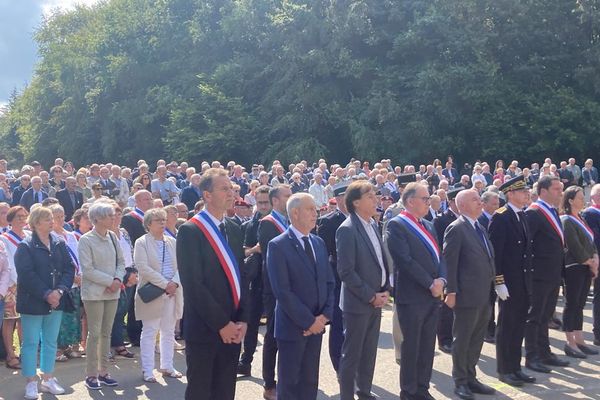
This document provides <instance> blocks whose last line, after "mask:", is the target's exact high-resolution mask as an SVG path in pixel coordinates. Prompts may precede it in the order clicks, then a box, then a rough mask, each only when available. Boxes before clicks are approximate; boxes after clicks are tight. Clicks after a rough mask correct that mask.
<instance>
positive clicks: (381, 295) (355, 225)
mask: <svg viewBox="0 0 600 400" xmlns="http://www.w3.org/2000/svg"><path fill="white" fill-rule="evenodd" d="M345 202H346V209H347V210H348V211H349V212H350V216H349V217H348V218H347V219H346V220H345V221H344V222H343V223H342V225H341V226H340V227H339V228H338V230H337V232H336V246H337V269H338V273H339V276H340V279H341V281H342V291H341V297H340V299H341V300H340V307H341V309H342V312H343V321H344V332H345V336H344V343H343V346H342V358H341V360H340V365H339V372H338V380H339V382H340V400H354V388H355V387H356V388H357V390H358V391H357V395H358V397H359V398H361V399H372V398H374V397H373V396H372V394H371V386H372V383H373V372H374V370H375V360H376V358H377V343H378V341H379V329H380V325H381V308H382V307H383V306H384V305H385V304H387V302H388V299H389V293H390V284H389V269H388V265H387V260H386V258H385V254H384V250H383V243H382V241H381V236H380V235H379V229H378V227H377V225H376V224H375V221H374V220H373V215H375V213H376V212H377V196H376V194H375V191H374V187H373V185H371V184H370V183H369V182H367V181H356V182H354V183H352V184H350V186H348V189H346V199H345Z"/></svg>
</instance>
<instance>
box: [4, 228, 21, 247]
mask: <svg viewBox="0 0 600 400" xmlns="http://www.w3.org/2000/svg"><path fill="white" fill-rule="evenodd" d="M2 236H4V237H5V238H6V239H7V240H8V241H9V242H10V243H11V244H12V245H13V246H15V249H16V248H17V247H19V243H21V242H22V241H23V239H25V238H20V237H19V235H17V234H16V233H15V232H14V231H13V230H12V229H11V230H10V231H8V232H4V233H3V234H2Z"/></svg>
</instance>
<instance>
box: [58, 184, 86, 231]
mask: <svg viewBox="0 0 600 400" xmlns="http://www.w3.org/2000/svg"><path fill="white" fill-rule="evenodd" d="M76 187H77V180H76V179H75V178H74V177H72V176H69V177H67V179H66V186H65V188H64V189H62V190H59V191H58V192H56V198H57V199H58V202H59V203H60V205H61V206H62V207H63V208H64V210H65V221H70V220H71V218H72V217H73V213H74V212H75V210H79V208H80V207H81V206H82V205H83V195H82V194H81V193H79V192H78V191H77V190H75V188H76Z"/></svg>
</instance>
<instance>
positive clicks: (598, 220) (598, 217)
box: [583, 208, 600, 251]
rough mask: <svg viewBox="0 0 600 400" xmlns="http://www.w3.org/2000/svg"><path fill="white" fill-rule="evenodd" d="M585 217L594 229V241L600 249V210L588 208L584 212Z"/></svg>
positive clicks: (599, 249)
mask: <svg viewBox="0 0 600 400" xmlns="http://www.w3.org/2000/svg"><path fill="white" fill-rule="evenodd" d="M583 219H585V222H587V224H588V226H589V227H590V228H592V231H594V243H595V244H596V249H598V251H600V212H598V211H594V210H592V209H590V208H588V209H586V210H585V211H584V212H583Z"/></svg>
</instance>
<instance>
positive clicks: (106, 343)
mask: <svg viewBox="0 0 600 400" xmlns="http://www.w3.org/2000/svg"><path fill="white" fill-rule="evenodd" d="M118 302H119V301H118V300H84V301H83V305H84V306H85V310H86V313H87V320H88V336H87V351H86V374H87V376H97V375H98V372H104V371H106V370H107V369H108V353H109V351H110V333H111V331H112V325H113V322H114V320H115V314H116V312H117V304H118Z"/></svg>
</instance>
